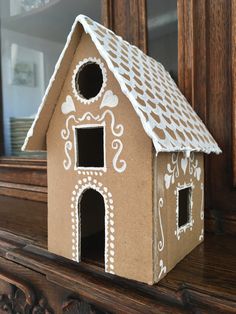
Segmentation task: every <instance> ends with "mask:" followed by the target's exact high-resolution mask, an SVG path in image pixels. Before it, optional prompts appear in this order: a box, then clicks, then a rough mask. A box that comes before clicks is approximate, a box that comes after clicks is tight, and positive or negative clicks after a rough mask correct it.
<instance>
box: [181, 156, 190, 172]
mask: <svg viewBox="0 0 236 314" xmlns="http://www.w3.org/2000/svg"><path fill="white" fill-rule="evenodd" d="M187 166H188V157H187V156H186V157H185V158H182V159H181V168H182V170H183V173H184V174H185V173H186V169H187Z"/></svg>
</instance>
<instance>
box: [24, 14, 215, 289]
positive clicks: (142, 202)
mask: <svg viewBox="0 0 236 314" xmlns="http://www.w3.org/2000/svg"><path fill="white" fill-rule="evenodd" d="M23 150H29V151H35V150H37V151H39V150H47V160H48V249H49V250H50V251H52V252H54V253H56V254H59V255H62V256H64V257H67V258H69V259H72V260H74V261H77V262H80V261H81V260H86V259H93V258H94V257H93V256H96V258H94V260H96V259H100V261H101V262H102V261H103V263H104V269H105V271H106V272H109V273H112V274H117V275H119V276H123V277H126V278H130V279H135V280H138V281H142V282H146V283H149V284H152V283H155V282H158V281H159V280H160V279H161V278H163V277H164V276H165V274H166V273H167V272H168V271H170V270H171V269H172V268H173V267H174V266H175V265H176V263H178V262H179V261H180V260H181V259H182V258H183V257H184V256H185V255H186V254H188V253H189V252H190V251H191V250H192V249H193V248H194V247H195V246H197V245H198V244H199V243H201V242H202V241H203V236H204V229H203V228H204V212H203V210H204V185H203V184H204V160H203V157H204V156H203V153H207V154H209V153H211V152H214V153H217V154H218V153H220V149H219V147H218V145H217V143H216V142H215V140H214V139H213V137H212V136H211V134H210V133H209V132H208V130H207V129H206V127H205V125H204V124H203V122H202V121H201V120H200V118H199V117H198V116H197V114H196V113H195V112H194V110H193V109H192V107H191V106H190V105H189V103H188V102H187V100H186V98H185V97H184V96H183V94H182V93H181V92H180V90H179V89H178V87H177V85H176V84H175V82H174V81H173V79H172V78H171V76H170V75H169V73H168V72H167V71H166V70H165V69H164V67H163V66H162V65H161V64H160V63H158V62H156V61H155V60H154V59H152V58H150V57H148V56H147V55H145V54H144V53H143V52H142V51H141V50H139V49H138V48H137V47H135V46H132V45H130V44H129V43H128V42H126V41H124V40H123V39H122V38H121V37H119V36H117V35H115V34H114V33H113V32H112V31H110V30H109V29H107V28H105V27H103V26H102V25H100V24H98V23H96V22H94V21H93V20H91V19H90V18H88V17H86V16H83V15H80V16H78V17H77V18H76V20H75V22H74V24H73V26H72V30H71V32H70V34H69V36H68V39H67V43H66V46H65V48H64V49H63V51H62V53H61V55H60V58H59V60H58V62H57V64H56V67H55V71H54V74H53V76H52V78H51V80H50V83H49V86H48V88H47V90H46V93H45V96H44V98H43V101H42V104H41V106H40V108H39V111H38V114H37V116H36V118H35V120H34V122H33V125H32V127H31V129H30V130H29V132H28V135H27V138H26V140H25V143H24V146H23Z"/></svg>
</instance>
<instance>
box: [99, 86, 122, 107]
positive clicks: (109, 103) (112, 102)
mask: <svg viewBox="0 0 236 314" xmlns="http://www.w3.org/2000/svg"><path fill="white" fill-rule="evenodd" d="M118 101H119V100H118V97H117V96H116V95H114V94H113V92H112V91H111V90H107V91H106V92H105V94H104V96H103V99H102V103H101V105H100V109H102V108H104V107H110V108H114V107H116V106H117V105H118Z"/></svg>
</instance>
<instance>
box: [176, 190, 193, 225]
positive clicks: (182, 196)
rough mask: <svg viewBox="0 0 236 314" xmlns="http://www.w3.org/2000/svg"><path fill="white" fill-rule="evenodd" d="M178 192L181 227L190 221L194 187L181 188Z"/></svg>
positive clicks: (179, 223)
mask: <svg viewBox="0 0 236 314" xmlns="http://www.w3.org/2000/svg"><path fill="white" fill-rule="evenodd" d="M178 193H179V195H178V210H179V215H178V227H179V228H181V227H183V226H184V225H186V224H187V223H188V222H189V221H190V208H191V197H192V188H191V187H188V188H184V189H181V190H179V191H178Z"/></svg>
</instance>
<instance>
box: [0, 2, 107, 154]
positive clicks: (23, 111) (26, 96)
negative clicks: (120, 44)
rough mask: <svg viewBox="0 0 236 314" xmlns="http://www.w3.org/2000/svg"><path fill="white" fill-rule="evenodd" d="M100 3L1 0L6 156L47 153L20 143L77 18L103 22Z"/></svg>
mask: <svg viewBox="0 0 236 314" xmlns="http://www.w3.org/2000/svg"><path fill="white" fill-rule="evenodd" d="M100 7H101V1H100V0H96V1H93V0H80V1H78V0H67V1H64V0H9V1H5V0H0V14H1V15H0V18H1V20H0V22H1V23H0V27H1V29H0V31H1V37H0V39H1V42H0V47H1V49H0V57H1V69H2V71H1V74H0V75H1V80H0V82H1V83H2V84H1V86H0V88H1V89H2V95H3V99H2V106H3V108H2V111H3V130H1V129H2V128H0V131H1V132H2V131H3V139H4V155H5V156H21V157H37V158H45V157H46V155H45V153H44V152H43V153H38V152H36V153H33V152H31V153H29V152H22V151H21V149H20V148H21V146H22V144H23V141H24V138H25V136H26V133H27V131H28V129H29V128H30V126H31V124H32V121H33V119H34V117H35V114H36V112H37V109H38V107H39V104H40V102H41V100H42V97H43V94H44V92H45V89H46V87H47V84H48V82H49V79H50V77H51V75H52V73H53V70H54V66H55V64H56V62H57V59H58V57H59V55H60V52H61V51H62V49H63V46H64V44H65V41H66V37H67V35H68V33H69V31H70V29H71V25H72V23H73V22H74V19H75V17H76V16H77V15H78V14H85V15H89V16H90V17H91V18H93V19H95V20H97V21H98V22H101V17H100V12H101V8H100ZM0 105H1V103H0ZM0 112H1V110H0ZM0 121H1V117H0Z"/></svg>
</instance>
